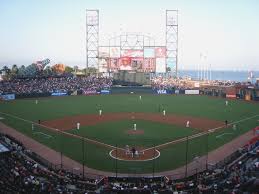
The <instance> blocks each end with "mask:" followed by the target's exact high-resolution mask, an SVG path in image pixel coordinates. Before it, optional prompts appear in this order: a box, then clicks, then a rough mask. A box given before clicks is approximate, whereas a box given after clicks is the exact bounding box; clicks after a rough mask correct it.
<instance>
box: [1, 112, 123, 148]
mask: <svg viewBox="0 0 259 194" xmlns="http://www.w3.org/2000/svg"><path fill="white" fill-rule="evenodd" d="M0 114H4V115H7V116H10V117H13V118H16V119H19V120H22V121H24V122H27V123H31V124H35V125H36V126H37V125H38V126H41V127H45V128H46V129H50V130H53V131H58V132H59V133H62V134H65V135H67V136H71V137H74V138H78V139H83V140H86V141H88V142H92V143H94V144H99V145H103V146H105V147H109V148H112V149H120V150H124V149H123V148H119V147H116V146H113V145H109V144H106V143H103V142H99V141H96V140H92V139H89V138H86V137H82V136H79V135H75V134H72V133H68V132H65V131H62V130H59V129H55V128H53V127H48V126H45V125H42V124H38V123H35V122H33V121H30V120H26V119H23V118H21V117H17V116H15V115H11V114H8V113H4V112H0Z"/></svg>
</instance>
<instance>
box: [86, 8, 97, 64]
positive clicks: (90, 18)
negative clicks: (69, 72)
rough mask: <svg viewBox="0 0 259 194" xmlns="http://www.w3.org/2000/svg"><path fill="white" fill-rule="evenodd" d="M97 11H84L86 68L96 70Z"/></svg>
mask: <svg viewBox="0 0 259 194" xmlns="http://www.w3.org/2000/svg"><path fill="white" fill-rule="evenodd" d="M98 56H99V10H93V9H87V10H86V68H88V67H94V68H98Z"/></svg>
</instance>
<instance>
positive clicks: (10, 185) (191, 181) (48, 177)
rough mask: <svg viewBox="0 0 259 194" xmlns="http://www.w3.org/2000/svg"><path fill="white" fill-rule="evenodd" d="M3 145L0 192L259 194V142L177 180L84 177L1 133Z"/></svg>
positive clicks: (0, 154)
mask: <svg viewBox="0 0 259 194" xmlns="http://www.w3.org/2000/svg"><path fill="white" fill-rule="evenodd" d="M0 144H2V145H4V146H6V147H7V148H8V149H9V151H8V152H4V153H0V156H1V157H0V193H6V194H12V193H21V194H22V193H24V194H30V193H42V194H45V193H50V194H54V193H58V194H65V193H68V194H73V193H79V194H80V193H82V194H86V193H88V194H95V193H96V194H97V193H100V194H108V193H114V194H119V193H122V194H124V193H127V194H128V193H132V194H138V193H139V194H158V193H159V194H163V193H171V194H180V193H181V194H189V193H199V194H210V193H218V194H239V193H240V194H241V193H245V194H256V193H258V191H259V157H258V151H259V141H257V142H255V143H254V144H253V145H252V146H249V149H247V148H243V149H242V150H239V152H240V154H239V155H238V156H239V157H238V158H234V159H233V160H231V161H229V163H228V164H227V165H223V166H222V167H220V168H219V167H217V168H215V169H213V170H207V171H204V172H202V173H199V174H196V175H194V176H193V177H189V178H188V179H185V180H177V181H174V180H172V179H171V178H170V177H153V178H152V177H150V178H148V177H147V178H129V177H128V178H116V177H109V178H108V177H107V178H102V179H101V178H100V179H92V178H89V177H87V178H85V179H82V177H81V176H78V175H74V174H71V173H70V172H67V171H65V170H56V171H55V170H52V169H49V168H47V167H44V166H42V164H41V163H38V162H36V161H35V160H33V158H31V157H30V154H29V153H30V152H29V151H28V150H26V149H25V148H24V147H23V146H22V144H20V143H19V142H17V141H16V140H15V139H14V138H12V137H10V136H6V135H3V134H0Z"/></svg>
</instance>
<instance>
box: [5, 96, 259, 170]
mask: <svg viewBox="0 0 259 194" xmlns="http://www.w3.org/2000/svg"><path fill="white" fill-rule="evenodd" d="M258 107H259V106H258V104H255V103H246V102H244V101H238V100H235V101H232V100H231V101H229V105H228V106H225V100H224V99H221V98H209V97H207V96H183V95H181V96H173V95H142V100H139V97H138V96H137V95H105V96H69V97H60V98H59V97H55V98H41V99H39V103H38V104H37V105H36V104H35V100H32V99H24V100H15V101H10V102H1V103H0V112H5V113H9V114H12V115H16V116H18V117H21V118H24V119H27V120H30V121H35V122H37V121H38V119H41V120H51V119H56V118H62V117H64V116H68V115H81V114H95V113H96V114H98V110H99V109H100V108H101V109H102V110H103V112H104V113H107V112H153V113H158V111H159V109H160V111H161V110H162V109H166V112H167V114H170V113H172V114H178V115H185V116H186V115H188V116H194V117H202V118H209V119H214V120H219V121H224V120H226V119H227V120H228V121H229V122H231V121H237V120H240V119H243V118H247V117H251V116H254V115H258V114H259V108H258ZM0 116H1V117H4V118H5V119H4V120H2V121H3V122H4V123H6V124H8V125H9V126H11V127H13V128H15V129H17V130H18V131H21V132H22V133H24V134H26V135H27V136H29V137H32V138H34V139H36V140H37V141H39V142H41V143H43V144H45V145H47V146H49V147H51V148H53V149H55V150H57V151H62V152H63V153H64V154H65V155H66V156H68V157H70V158H72V159H75V160H77V161H79V162H82V158H83V153H82V144H83V142H82V140H79V139H72V138H71V137H68V136H64V135H60V134H57V133H56V132H53V131H49V130H48V129H42V128H41V129H39V128H38V129H37V130H38V131H40V132H43V133H46V134H49V135H51V136H52V138H46V137H44V136H42V135H39V134H34V133H35V131H34V132H32V130H31V124H29V123H27V122H24V121H21V120H18V119H14V118H12V117H9V116H6V115H3V114H0ZM257 120H258V117H257V118H253V119H250V120H247V121H244V122H242V123H239V124H238V130H236V131H234V130H233V129H232V128H227V129H223V130H219V131H217V132H215V133H212V134H210V135H209V137H208V138H209V150H213V149H215V148H217V147H219V146H221V145H223V144H225V143H227V142H228V141H230V140H232V139H233V138H235V137H237V136H239V135H240V134H243V133H245V132H246V131H248V130H249V129H251V128H253V127H255V126H256V125H258V122H257ZM130 126H133V125H132V121H130V120H123V121H117V122H107V123H100V124H98V125H95V126H84V127H82V128H81V129H80V130H79V131H76V130H73V131H69V132H71V133H76V134H78V135H81V136H85V137H88V138H93V139H96V140H98V141H101V142H104V143H108V144H111V145H117V146H124V145H125V143H126V142H129V143H128V144H131V143H132V145H134V144H136V145H142V146H156V145H159V144H161V143H164V142H167V141H169V140H174V139H178V138H181V137H184V136H187V135H191V134H194V133H197V131H195V130H194V129H187V128H185V127H179V126H174V125H168V124H161V123H156V122H149V121H143V120H138V121H137V127H138V128H139V129H142V130H144V132H145V133H144V135H139V136H128V135H126V134H125V130H127V129H128V128H129V127H130ZM224 133H228V134H227V135H226V134H225V135H223V136H219V135H221V134H224ZM216 136H218V137H217V138H216ZM206 138H207V137H206V136H203V137H200V138H196V139H194V140H191V141H190V142H189V147H188V150H189V154H188V158H187V159H188V161H191V160H192V159H193V158H194V157H195V156H197V155H198V156H201V155H204V154H205V153H206V149H207V148H206V141H207V139H206ZM84 145H85V153H84V155H85V164H86V165H87V166H89V167H91V168H95V169H100V170H104V171H115V168H117V171H118V172H127V173H144V172H152V171H155V172H159V171H165V170H170V169H174V168H176V167H179V166H181V165H183V164H185V150H186V142H182V143H178V144H175V145H172V146H169V147H166V148H163V149H162V150H161V156H160V158H158V159H157V160H155V161H149V162H122V161H117V162H116V161H115V160H114V159H111V158H110V156H109V151H110V150H109V149H107V148H103V147H100V146H96V145H93V144H91V143H87V142H84ZM104 161H105V162H104Z"/></svg>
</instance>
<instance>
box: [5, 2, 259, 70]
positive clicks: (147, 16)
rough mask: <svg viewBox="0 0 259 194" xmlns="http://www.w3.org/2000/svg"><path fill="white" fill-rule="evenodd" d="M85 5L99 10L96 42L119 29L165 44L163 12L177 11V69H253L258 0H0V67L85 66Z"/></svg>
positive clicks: (256, 66)
mask: <svg viewBox="0 0 259 194" xmlns="http://www.w3.org/2000/svg"><path fill="white" fill-rule="evenodd" d="M86 9H99V17H100V34H99V35H100V36H99V39H100V45H104V44H106V43H107V40H108V38H109V37H111V36H113V35H115V34H116V35H118V34H120V33H121V32H122V33H123V32H139V33H142V34H149V35H151V36H153V37H154V38H155V40H156V44H158V45H165V11H166V9H178V10H179V22H178V25H179V35H178V36H179V39H178V41H179V55H178V56H179V63H178V64H179V65H178V66H179V69H197V67H198V65H199V64H200V63H202V62H201V58H200V54H201V53H202V54H203V55H206V56H207V57H206V60H205V61H203V62H204V63H207V64H210V65H211V67H212V69H213V70H219V69H220V70H254V71H255V70H259V11H258V10H259V1H258V0H228V1H226V0H44V1H43V0H0V68H1V67H3V66H4V65H9V66H10V65H12V64H17V65H18V66H20V65H29V64H31V63H32V62H35V61H37V60H42V59H45V58H49V59H50V60H51V63H52V64H56V63H64V64H66V65H71V66H74V65H79V66H81V67H82V66H84V65H85V63H86V62H85V58H86V52H85V47H86V40H85V39H86V38H85V37H86V25H85V24H86Z"/></svg>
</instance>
